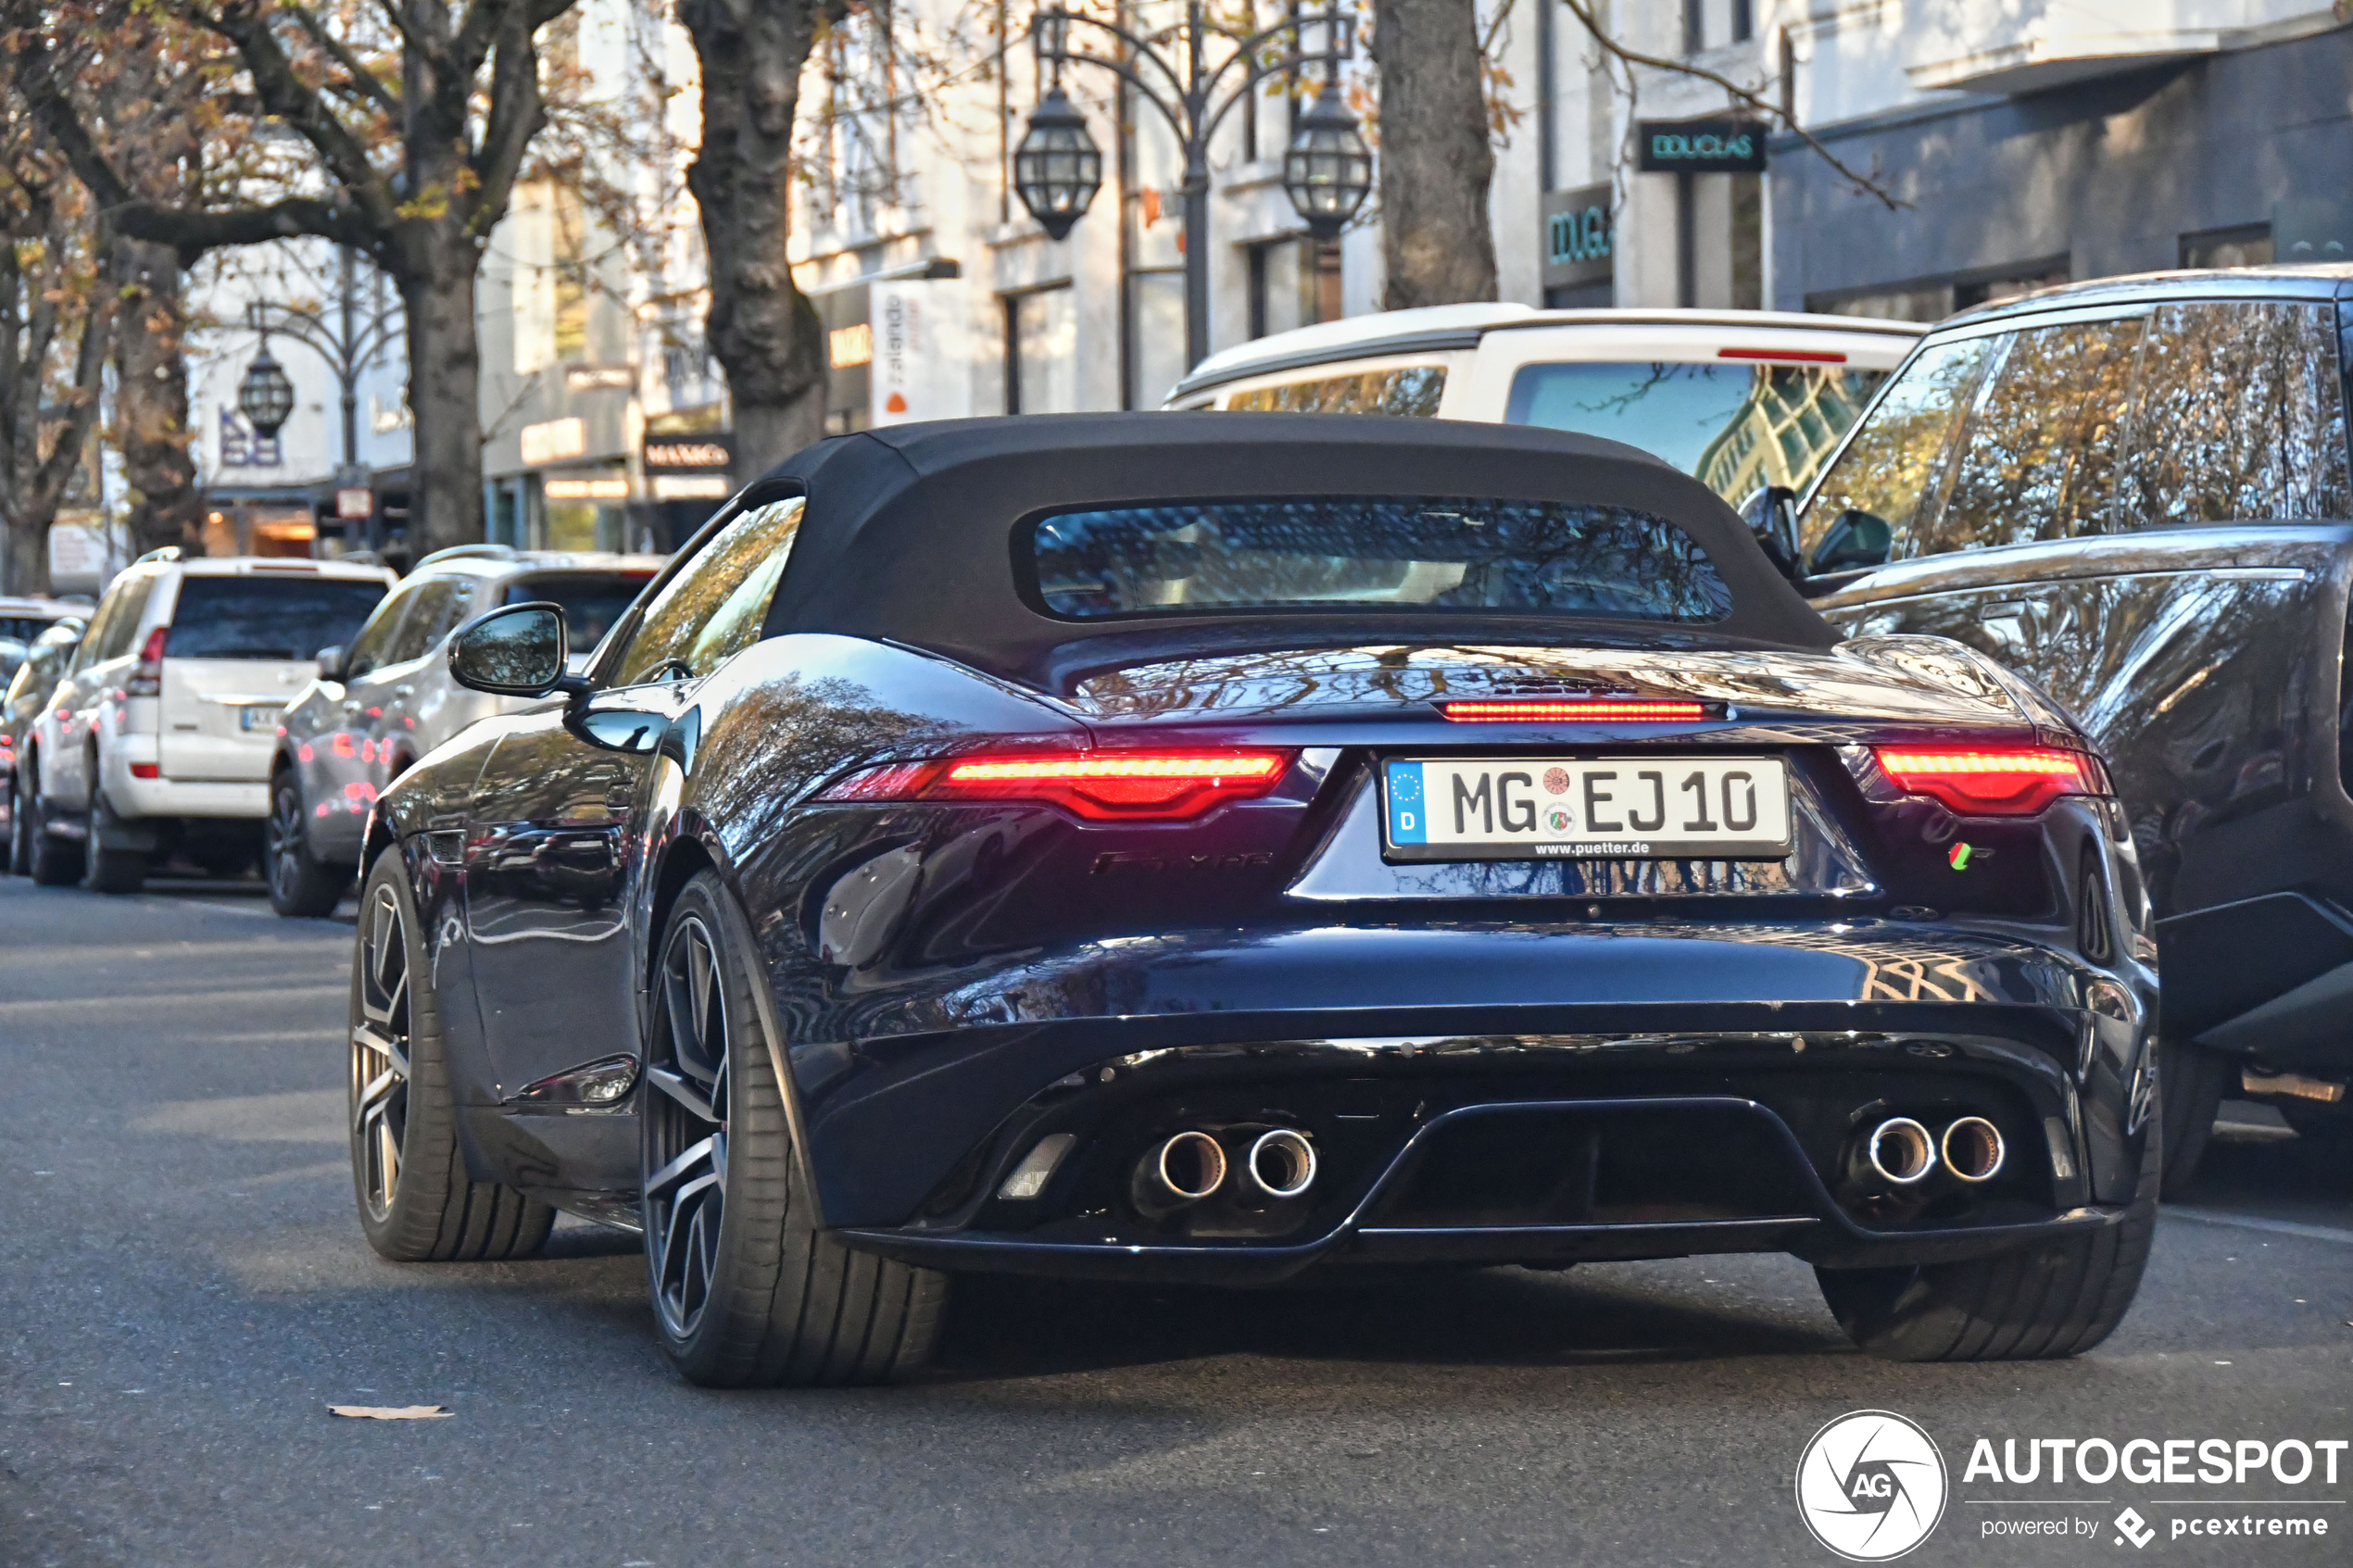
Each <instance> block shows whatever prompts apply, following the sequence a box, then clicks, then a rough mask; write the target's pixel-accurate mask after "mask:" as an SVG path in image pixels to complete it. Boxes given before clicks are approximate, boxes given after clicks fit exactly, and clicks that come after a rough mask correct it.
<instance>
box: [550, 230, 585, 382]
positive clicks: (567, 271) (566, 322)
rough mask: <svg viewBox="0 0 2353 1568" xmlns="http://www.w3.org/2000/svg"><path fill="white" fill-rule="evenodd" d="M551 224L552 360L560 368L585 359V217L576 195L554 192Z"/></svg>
mask: <svg viewBox="0 0 2353 1568" xmlns="http://www.w3.org/2000/svg"><path fill="white" fill-rule="evenodd" d="M553 222H554V225H555V233H554V249H555V290H556V360H557V362H558V363H559V364H564V363H572V362H576V361H579V360H583V359H585V358H588V217H587V214H586V212H585V211H584V210H583V209H582V207H581V205H580V193H579V192H578V191H575V190H573V189H572V188H571V187H569V186H563V187H560V188H559V189H558V190H557V192H556V199H555V211H554V214H553Z"/></svg>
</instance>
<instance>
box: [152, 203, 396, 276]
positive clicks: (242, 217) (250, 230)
mask: <svg viewBox="0 0 2353 1568" xmlns="http://www.w3.org/2000/svg"><path fill="white" fill-rule="evenodd" d="M107 218H108V220H109V221H110V222H111V223H112V224H113V225H114V228H115V232H118V233H122V234H128V235H130V236H131V237H132V239H134V240H146V241H149V242H151V243H152V244H155V245H170V246H172V247H173V248H174V249H176V250H178V251H179V252H180V257H181V261H182V265H188V264H192V263H193V262H194V261H195V258H196V257H199V256H202V255H203V254H204V253H205V252H206V251H208V250H216V249H219V248H220V247H222V246H224V245H262V244H265V243H267V242H269V241H271V240H283V239H289V238H291V237H293V236H294V235H296V234H316V235H318V236H319V237H320V238H321V239H328V240H335V241H339V242H340V243H342V244H344V245H353V246H357V247H358V248H359V249H360V250H362V251H365V252H366V253H367V254H368V255H370V256H374V255H375V254H376V253H377V250H378V248H379V246H380V245H382V244H383V241H384V233H383V232H382V231H381V230H379V229H377V228H376V227H375V225H373V224H371V223H370V222H369V221H368V220H367V219H365V218H364V217H362V216H361V215H360V214H359V213H358V212H355V211H354V210H352V209H351V208H350V207H345V206H342V205H341V204H339V203H335V202H328V201H321V200H319V199H318V198H317V197H315V196H290V197H288V198H286V199H285V200H283V201H276V202H271V203H270V204H269V205H267V206H264V207H219V208H213V209H202V208H192V207H172V206H169V205H167V204H165V203H163V202H151V201H132V202H126V203H124V204H123V205H122V206H120V207H116V208H115V209H114V210H113V211H112V212H110V213H109V214H107Z"/></svg>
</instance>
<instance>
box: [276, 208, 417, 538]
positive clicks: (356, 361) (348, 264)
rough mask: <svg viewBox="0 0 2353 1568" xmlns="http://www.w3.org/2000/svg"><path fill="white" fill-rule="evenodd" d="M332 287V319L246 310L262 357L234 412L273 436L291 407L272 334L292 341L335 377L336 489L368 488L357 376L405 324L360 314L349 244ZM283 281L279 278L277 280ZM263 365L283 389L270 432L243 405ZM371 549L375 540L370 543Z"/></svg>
mask: <svg viewBox="0 0 2353 1568" xmlns="http://www.w3.org/2000/svg"><path fill="white" fill-rule="evenodd" d="M336 251H337V257H336V288H335V301H334V308H333V313H332V314H330V312H328V311H327V310H324V309H309V308H306V307H300V306H293V305H274V304H271V303H268V302H266V301H258V300H257V301H255V302H254V303H252V304H250V305H248V306H246V307H245V320H246V321H247V323H248V324H249V325H251V326H252V328H253V330H254V331H255V332H258V333H259V334H260V335H261V352H260V353H259V354H258V355H257V356H256V357H255V358H254V362H253V365H252V367H251V368H250V369H248V370H246V371H245V385H243V386H240V387H239V388H238V389H237V408H238V411H239V412H241V413H243V414H244V415H245V419H246V420H247V421H248V422H250V423H251V424H252V425H253V427H254V429H255V430H256V431H257V432H259V433H261V434H263V435H274V434H276V433H277V432H278V429H279V427H280V426H282V425H283V424H284V423H285V421H286V415H287V414H288V413H290V412H292V410H293V408H294V389H293V387H292V386H291V384H286V378H285V372H284V371H283V370H281V369H280V368H279V365H278V362H277V360H276V359H274V358H271V354H270V334H271V332H278V333H281V334H283V335H284V336H286V337H290V338H293V339H294V340H295V341H296V342H297V343H299V344H301V345H303V346H304V347H305V348H308V349H309V350H310V352H312V353H313V354H316V355H317V356H319V358H321V359H322V360H324V361H325V362H326V366H327V369H328V370H330V371H332V372H333V374H334V378H335V384H336V386H337V387H338V388H340V389H341V391H342V393H343V467H342V469H341V470H340V471H339V472H338V473H337V475H336V483H337V485H338V487H342V486H351V487H355V488H356V487H358V486H359V485H363V484H365V483H367V480H366V478H365V476H364V475H363V474H362V472H361V470H360V467H359V376H360V373H361V372H362V371H363V370H366V369H367V368H368V361H369V360H371V359H372V358H376V357H377V356H378V355H379V354H381V353H383V352H384V349H385V347H387V346H388V345H390V344H391V343H392V342H393V341H394V340H395V339H396V338H397V337H399V335H400V333H401V331H402V326H403V323H402V321H401V317H400V312H399V310H398V308H397V307H395V306H393V305H391V304H390V303H387V302H379V303H378V304H377V305H375V306H374V307H372V308H370V309H368V310H367V311H366V313H365V314H364V315H363V314H362V307H361V305H360V302H359V276H358V270H357V266H356V261H355V257H354V256H353V252H352V249H351V247H350V246H349V245H339V246H337V247H336ZM281 281H282V282H283V279H282V280H281ZM265 361H266V362H267V366H268V369H269V370H271V371H272V372H274V373H275V374H276V375H277V377H278V380H279V382H280V383H282V384H285V385H286V391H285V407H284V410H283V411H282V412H280V413H279V415H278V417H277V420H276V421H275V422H274V423H272V424H271V426H270V428H269V429H268V430H263V429H262V427H261V421H260V420H258V419H256V418H255V416H254V411H253V409H252V408H251V407H249V406H248V405H247V404H246V402H245V389H246V387H250V386H252V385H254V378H255V376H256V375H257V374H258V373H259V372H260V371H261V370H263V367H264V363H265ZM369 543H370V544H371V546H373V545H376V544H378V543H379V541H377V540H375V539H373V538H371V539H370V541H369Z"/></svg>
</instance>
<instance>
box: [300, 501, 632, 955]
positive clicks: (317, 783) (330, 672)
mask: <svg viewBox="0 0 2353 1568" xmlns="http://www.w3.org/2000/svg"><path fill="white" fill-rule="evenodd" d="M660 567H661V557H659V556H623V555H587V554H562V553H556V552H547V551H541V552H535V553H525V552H522V551H518V550H513V549H510V548H507V547H505V546H497V545H461V546H458V547H457V548H456V549H452V550H443V551H438V552H436V553H435V554H433V555H430V556H427V557H426V558H424V559H423V560H422V561H420V562H418V563H417V569H416V570H415V571H412V572H410V573H409V576H408V577H407V578H406V579H404V580H403V581H402V583H401V584H400V587H399V589H398V591H396V592H395V593H394V594H392V595H391V596H389V597H387V598H386V599H385V600H384V602H383V603H382V604H380V605H378V606H377V607H376V610H375V613H374V614H373V615H371V616H370V617H369V618H368V623H367V624H366V625H365V626H362V627H361V628H360V629H359V633H357V634H356V635H354V636H353V637H352V639H351V643H350V646H348V647H336V648H328V649H326V650H324V651H323V652H322V653H321V655H320V659H319V680H318V683H317V684H315V685H312V686H311V687H309V688H308V689H307V690H305V691H304V692H303V693H302V694H301V695H300V696H297V697H296V699H295V701H294V702H293V704H292V705H291V706H289V707H288V708H287V709H286V713H285V719H284V721H283V724H282V725H281V726H280V729H279V734H278V744H277V749H276V754H275V756H273V757H272V758H271V763H270V770H269V777H270V821H269V824H268V826H267V828H266V829H265V830H264V835H263V836H264V858H265V869H266V871H267V872H268V875H269V880H270V902H271V906H272V907H273V908H275V909H277V911H278V912H279V913H280V914H282V915H323V914H326V913H328V912H329V911H331V910H332V909H334V907H335V905H336V903H337V902H338V901H339V900H340V899H341V898H342V897H343V895H344V892H345V891H346V889H347V888H349V887H350V885H351V875H352V868H353V867H354V866H356V865H358V864H359V835H360V826H361V824H362V823H363V822H366V821H367V816H368V809H369V807H370V806H371V804H373V803H374V801H375V799H376V797H377V795H378V794H379V793H381V792H382V791H383V789H384V786H385V785H386V784H390V783H391V782H392V781H393V780H394V779H396V778H398V777H399V776H400V775H401V774H402V773H403V772H405V771H407V770H408V768H409V764H411V763H413V762H414V761H416V759H418V758H420V757H422V756H423V755H424V754H425V753H426V752H428V751H431V750H432V749H433V748H434V746H439V745H440V744H441V743H442V742H443V741H446V740H447V739H448V738H449V737H450V736H451V735H454V734H457V733H458V732H459V731H460V730H462V729H464V728H465V727H466V726H467V725H469V724H471V723H472V722H473V721H475V720H477V719H481V718H484V717H486V716H488V715H490V714H493V713H506V712H512V711H513V710H514V709H516V708H517V707H519V706H520V704H518V703H517V702H516V701H515V700H514V699H512V698H503V699H502V698H499V697H495V696H484V695H483V694H482V693H480V692H472V691H468V690H466V689H465V688H464V687H462V686H459V684H456V683H455V682H453V681H452V680H451V679H450V678H449V664H448V660H447V659H444V658H443V657H442V651H443V649H442V645H443V644H444V643H445V642H446V641H447V638H448V636H449V633H451V632H452V631H454V630H455V629H456V628H457V626H458V623H459V621H464V620H466V619H467V618H468V617H469V616H472V615H477V614H480V613H481V612H482V611H484V610H486V609H491V608H497V606H499V605H511V604H526V603H531V602H535V601H538V602H545V603H552V604H558V605H561V606H562V607H563V610H564V618H565V620H566V621H567V622H568V623H570V624H571V625H572V626H573V627H575V628H577V631H576V633H575V635H576V636H578V637H579V639H580V647H581V659H582V661H583V662H585V659H586V654H587V650H588V649H589V648H592V647H594V646H596V642H597V639H598V638H599V637H601V636H603V635H604V633H605V629H606V628H607V627H609V626H610V625H611V624H612V623H613V621H616V620H618V619H619V618H620V615H621V612H622V611H623V610H624V609H626V608H628V607H629V601H630V600H631V599H634V598H635V597H636V596H637V592H638V590H639V589H641V588H643V587H644V586H645V585H646V584H647V583H649V582H651V581H652V580H653V575H654V572H655V571H656V570H658V569H659V568H660Z"/></svg>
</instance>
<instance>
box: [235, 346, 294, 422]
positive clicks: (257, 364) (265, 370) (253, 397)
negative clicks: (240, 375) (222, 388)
mask: <svg viewBox="0 0 2353 1568" xmlns="http://www.w3.org/2000/svg"><path fill="white" fill-rule="evenodd" d="M294 400H295V393H294V383H293V382H291V381H288V380H287V379H286V372H285V370H284V368H283V366H281V365H280V364H279V363H278V361H277V360H276V359H275V358H272V357H271V353H270V340H269V339H267V338H264V339H262V341H261V351H260V352H259V353H258V354H256V355H255V356H254V357H253V363H252V364H250V365H248V366H246V367H245V380H244V381H243V382H241V383H238V385H237V412H239V413H241V414H243V415H244V416H245V422H246V423H247V424H249V425H251V426H253V433H255V434H256V435H258V436H260V437H261V438H262V439H263V440H265V441H267V440H269V439H271V437H272V436H275V435H276V434H277V433H278V432H279V431H280V430H281V429H282V428H283V426H284V425H285V422H286V417H287V416H288V415H290V414H292V413H293V412H294Z"/></svg>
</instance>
